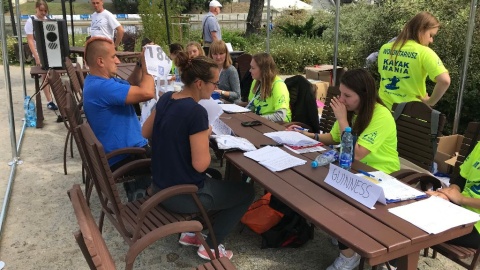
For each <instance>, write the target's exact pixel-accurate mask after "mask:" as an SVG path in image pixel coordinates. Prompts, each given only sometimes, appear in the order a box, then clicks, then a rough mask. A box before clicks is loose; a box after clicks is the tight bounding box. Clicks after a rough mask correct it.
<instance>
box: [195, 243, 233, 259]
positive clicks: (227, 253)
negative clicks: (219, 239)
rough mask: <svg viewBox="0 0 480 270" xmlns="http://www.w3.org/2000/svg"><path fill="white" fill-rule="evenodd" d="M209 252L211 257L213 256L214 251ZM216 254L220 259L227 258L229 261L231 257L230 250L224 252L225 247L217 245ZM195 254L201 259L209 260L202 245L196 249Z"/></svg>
mask: <svg viewBox="0 0 480 270" xmlns="http://www.w3.org/2000/svg"><path fill="white" fill-rule="evenodd" d="M210 250H211V251H212V253H213V256H215V250H214V249H210ZM218 253H219V254H220V257H227V258H228V259H229V260H231V259H232V257H233V252H232V251H231V250H226V249H225V246H223V245H222V244H220V245H218ZM197 254H198V256H200V258H202V259H205V260H210V256H208V253H207V251H206V250H205V248H204V247H203V245H201V246H200V247H199V248H198V251H197Z"/></svg>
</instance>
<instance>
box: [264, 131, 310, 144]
mask: <svg viewBox="0 0 480 270" xmlns="http://www.w3.org/2000/svg"><path fill="white" fill-rule="evenodd" d="M263 135H265V136H267V137H269V138H271V139H272V140H274V141H276V142H277V143H283V144H288V145H293V146H305V145H312V144H318V141H316V140H314V139H312V138H309V137H307V136H305V135H303V134H302V133H299V132H296V131H275V132H268V133H265V134H263Z"/></svg>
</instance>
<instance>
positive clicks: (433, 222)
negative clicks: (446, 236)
mask: <svg viewBox="0 0 480 270" xmlns="http://www.w3.org/2000/svg"><path fill="white" fill-rule="evenodd" d="M388 211H389V212H390V213H392V214H394V215H396V216H399V217H401V218H403V219H405V220H406V221H408V222H410V223H412V224H413V225H415V226H417V227H419V228H420V229H422V230H424V231H426V232H428V233H432V234H436V233H441V232H443V231H446V230H448V229H451V228H454V227H457V226H460V225H464V224H469V223H472V222H476V221H478V220H480V216H479V215H478V214H477V213H475V212H472V211H470V210H467V209H465V208H463V207H461V206H458V205H456V204H453V203H451V202H449V201H447V200H444V199H441V198H438V197H435V196H432V197H430V198H428V199H425V200H421V201H418V202H414V203H411V204H407V205H403V206H398V207H394V208H390V209H389V210H388Z"/></svg>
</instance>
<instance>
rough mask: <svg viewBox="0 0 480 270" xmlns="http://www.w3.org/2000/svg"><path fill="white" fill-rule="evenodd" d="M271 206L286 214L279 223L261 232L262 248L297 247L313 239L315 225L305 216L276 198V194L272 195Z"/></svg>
mask: <svg viewBox="0 0 480 270" xmlns="http://www.w3.org/2000/svg"><path fill="white" fill-rule="evenodd" d="M270 207H272V208H273V209H275V210H277V211H279V212H282V213H283V214H284V216H283V217H282V219H281V220H280V222H279V223H278V224H277V225H275V226H273V227H272V228H271V229H270V230H268V231H266V232H264V233H262V234H261V235H262V246H261V248H279V247H292V248H297V247H300V246H302V245H303V244H305V243H306V242H307V241H308V240H310V239H312V236H313V226H311V225H309V224H308V223H307V220H306V219H305V218H303V217H302V216H300V215H299V214H298V213H297V212H295V211H293V210H292V209H291V208H290V207H288V206H287V205H285V204H284V203H282V202H281V201H280V200H278V199H277V198H275V196H272V197H271V199H270Z"/></svg>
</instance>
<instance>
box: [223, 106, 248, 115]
mask: <svg viewBox="0 0 480 270" xmlns="http://www.w3.org/2000/svg"><path fill="white" fill-rule="evenodd" d="M220 107H222V110H224V111H225V112H229V113H245V112H249V111H250V110H249V109H247V108H245V107H242V106H238V105H237V104H220Z"/></svg>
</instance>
